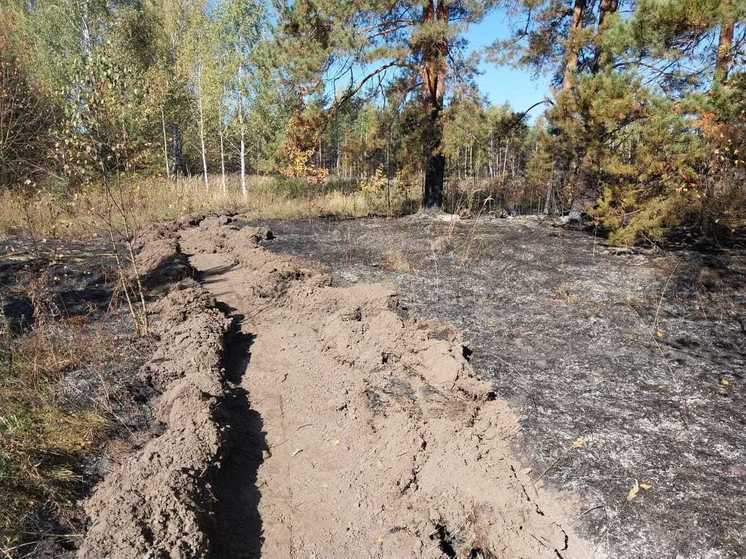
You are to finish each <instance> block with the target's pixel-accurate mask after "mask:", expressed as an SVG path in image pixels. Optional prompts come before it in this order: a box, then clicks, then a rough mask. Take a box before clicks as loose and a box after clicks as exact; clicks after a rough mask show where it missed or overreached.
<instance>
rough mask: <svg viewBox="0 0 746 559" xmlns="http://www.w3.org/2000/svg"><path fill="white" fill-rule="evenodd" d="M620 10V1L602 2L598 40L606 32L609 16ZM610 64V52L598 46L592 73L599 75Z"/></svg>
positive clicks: (604, 0)
mask: <svg viewBox="0 0 746 559" xmlns="http://www.w3.org/2000/svg"><path fill="white" fill-rule="evenodd" d="M618 8H619V0H601V7H600V8H599V10H600V12H599V14H598V30H597V40H600V39H601V35H602V33H603V32H604V22H605V21H606V17H607V16H608V15H609V14H613V13H614V12H616V11H617V9H618ZM609 62H610V57H609V53H608V51H606V50H604V49H603V48H601V45H597V46H596V53H595V54H594V55H593V66H592V68H591V71H592V72H593V73H594V74H597V73H598V71H599V70H600V69H601V68H602V67H604V66H607V65H608V64H609Z"/></svg>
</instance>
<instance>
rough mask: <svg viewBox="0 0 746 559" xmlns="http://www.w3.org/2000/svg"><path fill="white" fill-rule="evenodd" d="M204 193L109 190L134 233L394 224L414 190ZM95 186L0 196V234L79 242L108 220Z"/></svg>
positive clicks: (292, 186) (324, 187)
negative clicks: (171, 223) (352, 221)
mask: <svg viewBox="0 0 746 559" xmlns="http://www.w3.org/2000/svg"><path fill="white" fill-rule="evenodd" d="M210 181H211V182H210V190H209V191H206V190H205V187H204V184H203V182H202V179H201V177H192V178H187V179H183V178H182V179H179V180H178V181H171V180H167V179H164V178H161V177H149V178H147V177H146V178H143V177H136V176H133V177H119V178H117V179H112V183H111V185H110V188H112V189H114V190H115V191H116V193H117V197H121V199H122V200H123V203H124V205H125V206H126V207H125V211H126V213H127V215H128V216H131V218H132V219H133V220H134V221H135V223H133V229H135V230H137V229H140V228H142V227H143V226H146V225H147V224H149V223H153V222H157V221H162V220H169V219H175V218H178V217H180V216H183V215H187V214H191V213H196V212H209V211H234V212H238V213H241V214H244V215H245V216H246V217H248V218H303V217H318V216H339V217H365V216H371V215H389V216H400V215H404V214H406V213H411V212H413V211H415V210H416V209H417V207H418V203H419V197H420V192H419V187H416V186H413V185H400V184H387V185H380V188H379V189H378V190H376V191H370V190H365V189H363V188H362V186H361V185H360V184H359V183H358V181H353V180H349V179H331V178H330V179H328V180H326V181H325V182H323V183H321V184H314V183H311V182H308V181H306V180H304V179H300V178H286V177H265V176H252V177H249V180H248V193H247V196H246V197H243V196H242V195H241V192H240V186H239V179H238V176H235V175H231V176H229V177H227V180H226V185H225V189H224V188H223V186H222V183H221V180H220V177H216V176H213V177H211V178H210ZM107 212H108V208H107V201H106V196H105V194H104V189H103V188H102V186H101V185H97V184H92V185H89V186H87V187H84V188H79V189H76V190H74V191H68V190H65V189H63V188H55V187H50V186H47V187H44V188H40V189H37V190H33V191H26V192H19V191H8V190H6V191H0V232H5V233H20V232H23V233H27V234H32V235H35V236H38V237H80V236H85V235H89V234H92V233H95V232H97V231H100V230H101V223H102V222H103V221H105V220H106V219H107V218H106V217H105V216H106V214H107Z"/></svg>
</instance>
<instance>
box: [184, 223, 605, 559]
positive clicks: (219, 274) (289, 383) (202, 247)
mask: <svg viewBox="0 0 746 559" xmlns="http://www.w3.org/2000/svg"><path fill="white" fill-rule="evenodd" d="M179 235H180V242H181V243H182V245H183V246H184V249H185V252H187V253H190V254H192V257H191V262H192V265H193V266H195V267H196V268H197V269H199V270H201V271H202V276H203V285H204V286H205V287H206V288H207V289H208V290H210V292H211V293H212V294H213V295H214V296H215V297H216V298H217V299H219V300H220V301H221V302H222V303H224V304H225V305H227V307H229V308H231V309H233V311H232V312H233V313H234V315H236V316H243V317H244V318H243V321H242V322H241V323H240V328H241V332H242V333H243V335H245V336H249V335H250V336H252V344H251V358H250V360H249V361H248V368H245V367H244V369H245V370H244V372H242V373H240V374H238V375H236V374H235V373H234V378H235V379H238V380H240V388H241V389H242V390H243V391H244V393H245V394H247V395H248V401H245V402H243V404H242V405H244V406H245V407H248V406H249V402H250V406H251V409H252V410H254V411H255V413H256V414H257V415H258V416H259V417H260V420H261V428H262V432H263V433H264V437H266V449H265V450H264V451H263V461H262V462H261V464H259V465H258V470H257V471H256V472H255V475H254V474H253V472H252V470H253V469H255V468H253V467H246V465H244V467H241V465H240V464H239V465H238V466H237V467H234V468H229V467H225V468H223V470H222V474H221V475H222V476H223V477H224V479H223V482H222V483H223V484H224V486H225V487H227V488H230V489H231V491H228V492H225V491H224V492H223V494H222V495H219V496H218V499H217V503H216V509H217V510H218V513H217V516H216V519H217V525H216V528H215V534H220V533H223V534H225V535H224V536H223V537H222V539H223V540H225V541H231V542H233V543H232V546H231V547H230V549H229V548H228V547H226V546H225V545H222V544H220V543H219V542H216V543H215V547H214V549H215V550H220V553H219V554H213V556H216V557H217V556H220V557H251V556H259V555H260V554H261V556H263V557H283V558H284V557H340V558H342V557H464V558H477V557H484V558H487V557H506V558H507V557H511V558H514V557H526V558H529V557H530V558H534V557H536V558H540V557H554V558H556V557H565V558H570V557H588V556H591V552H590V550H589V548H588V547H587V545H586V544H585V543H584V542H583V541H581V540H580V539H579V538H578V537H577V536H576V535H575V533H574V532H573V529H572V524H573V514H572V511H573V508H574V504H573V501H572V500H571V499H569V498H568V497H567V496H560V495H553V494H549V493H548V492H547V491H546V490H544V489H542V488H539V487H536V486H534V485H533V484H532V483H531V481H530V480H529V478H528V476H527V475H526V473H525V472H524V470H523V469H522V468H521V465H520V463H519V462H518V460H517V459H516V458H515V457H514V455H513V454H512V453H511V450H510V447H511V444H513V443H514V442H515V440H514V439H515V437H516V436H517V433H518V428H517V422H516V419H515V417H514V416H513V415H512V413H511V412H510V410H509V409H508V407H507V405H506V404H505V403H504V402H501V401H497V400H496V399H495V398H494V395H493V393H492V392H491V389H490V386H489V385H488V384H487V383H485V382H483V381H481V380H478V379H476V378H474V377H473V375H472V373H471V368H470V367H469V365H468V363H467V361H466V359H465V357H464V353H465V352H464V351H463V348H462V345H461V343H460V338H459V335H458V333H457V332H455V331H453V330H452V329H451V328H449V327H448V326H445V325H440V324H432V323H422V322H417V321H415V320H410V319H408V318H406V317H402V316H401V313H400V311H399V309H398V308H397V298H396V295H395V293H394V292H393V290H392V289H391V288H390V287H389V286H385V285H354V286H352V287H347V288H337V287H332V286H330V275H329V274H328V273H325V272H324V271H323V270H320V269H318V268H317V267H314V266H313V265H311V266H306V265H304V264H303V263H300V262H299V261H297V260H293V259H290V258H283V257H279V256H277V255H272V254H269V253H267V252H266V251H264V250H263V249H262V248H260V247H258V246H257V242H258V241H259V240H261V239H263V238H266V236H267V235H266V233H264V232H262V231H260V230H256V229H252V228H240V227H239V226H238V225H236V224H235V223H232V222H231V220H230V219H229V218H218V219H215V218H209V219H206V220H204V221H202V222H201V223H200V224H199V226H198V227H195V228H192V229H187V230H184V231H181V232H180V233H179ZM257 444H263V443H262V442H261V441H257V439H256V438H255V437H253V436H251V435H247V436H246V440H245V446H251V447H256V445H257ZM235 446H237V447H242V446H244V445H242V444H241V441H240V440H239V441H236V442H235ZM254 452H256V450H255V451H254ZM255 455H256V454H255ZM255 462H256V461H255ZM252 491H255V492H256V495H258V503H256V513H257V515H258V518H256V525H257V526H259V527H260V528H259V529H260V530H261V533H260V537H259V541H258V542H257V541H254V542H253V547H252V542H248V541H246V540H247V538H246V537H245V536H244V532H246V530H245V526H240V525H236V523H237V522H238V519H240V518H241V508H242V507H245V506H248V508H249V509H251V506H252V505H251V504H250V503H244V502H242V501H241V500H240V499H232V498H231V497H230V495H229V493H239V494H240V493H251V492H252ZM221 509H227V510H231V511H232V512H231V513H230V514H227V513H225V512H220V511H221ZM575 512H577V511H575ZM239 524H240V522H239ZM249 532H251V530H249ZM257 545H261V549H260V550H259V549H256V546H257Z"/></svg>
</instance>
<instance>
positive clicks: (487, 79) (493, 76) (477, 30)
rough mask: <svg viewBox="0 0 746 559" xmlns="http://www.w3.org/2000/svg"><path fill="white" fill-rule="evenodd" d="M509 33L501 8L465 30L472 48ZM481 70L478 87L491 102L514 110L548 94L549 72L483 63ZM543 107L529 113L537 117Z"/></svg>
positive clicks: (526, 106) (503, 37) (521, 108)
mask: <svg viewBox="0 0 746 559" xmlns="http://www.w3.org/2000/svg"><path fill="white" fill-rule="evenodd" d="M510 35H511V31H510V27H509V26H508V24H507V17H506V14H505V12H504V11H503V10H497V11H494V12H492V13H490V14H489V15H488V16H487V17H486V18H485V19H484V20H483V21H482V22H481V23H479V24H478V25H474V26H472V27H471V28H470V29H469V30H468V32H467V33H466V38H467V39H468V41H469V47H470V48H471V49H481V48H483V47H485V46H487V45H489V44H491V43H492V42H494V41H495V40H496V39H507V38H509V37H510ZM480 70H481V71H482V74H481V75H480V76H479V77H478V78H477V83H478V85H479V89H480V91H482V93H484V94H485V95H486V96H487V98H488V99H489V100H490V102H491V103H493V104H495V105H502V104H503V103H505V102H508V103H510V106H511V108H513V110H515V111H525V110H526V109H528V108H529V107H530V106H531V105H533V104H534V103H536V102H537V101H541V100H542V99H543V98H544V97H546V96H547V95H548V94H549V81H550V77H549V76H539V77H538V78H535V77H533V76H532V75H531V72H530V71H528V70H526V69H516V68H511V67H509V66H496V65H494V64H482V66H481V67H480ZM541 111H542V108H541V107H537V108H536V109H534V110H533V111H532V113H531V117H536V116H537V115H538V114H540V113H541Z"/></svg>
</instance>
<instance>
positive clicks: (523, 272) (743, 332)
mask: <svg viewBox="0 0 746 559" xmlns="http://www.w3.org/2000/svg"><path fill="white" fill-rule="evenodd" d="M262 225H265V226H268V227H271V228H272V230H273V231H274V232H275V233H276V235H277V239H276V240H275V241H273V242H272V243H270V244H268V245H267V246H268V247H269V248H270V249H271V250H273V251H277V252H280V253H283V254H291V255H295V256H301V257H311V258H314V259H317V260H318V261H320V262H322V263H323V264H324V265H326V266H327V267H328V268H329V269H330V270H331V271H332V277H333V282H334V283H335V284H339V285H354V284H358V283H365V282H371V281H374V282H377V281H386V280H388V281H393V282H394V283H395V285H396V288H397V291H398V292H399V294H400V300H401V304H402V305H403V306H406V307H408V308H409V309H410V310H411V311H412V312H413V314H414V315H416V316H419V317H421V318H423V319H434V320H444V321H448V322H449V323H451V324H453V325H454V326H455V327H457V328H459V329H460V330H461V331H462V332H463V333H464V337H465V339H466V340H467V343H468V346H469V347H470V348H471V350H472V351H473V356H472V360H471V362H472V366H473V369H474V371H475V373H476V374H477V375H479V376H480V377H481V378H484V379H488V380H490V381H491V382H492V383H493V386H494V390H495V392H496V394H497V396H498V398H500V399H505V400H506V401H508V402H509V403H510V405H511V409H513V410H515V412H516V413H517V414H518V415H519V416H520V430H521V437H520V438H518V439H516V440H517V441H519V445H517V446H516V448H515V450H516V451H517V452H519V453H520V454H521V455H522V456H524V457H525V459H526V460H527V462H528V464H529V465H530V466H531V467H532V468H533V472H532V473H531V474H530V476H531V478H532V479H538V478H540V481H539V483H541V482H547V483H548V484H550V485H551V486H552V487H554V488H558V489H562V490H565V491H572V492H575V493H577V494H579V495H581V496H582V500H583V514H582V517H581V518H580V519H579V523H578V529H579V530H580V531H581V533H582V534H584V535H585V536H587V537H588V539H590V540H591V541H592V542H593V545H594V549H595V550H596V553H606V554H608V556H610V557H636V558H650V559H653V558H659V557H692V558H711V557H718V558H721V557H722V558H725V557H727V558H740V557H746V429H745V427H746V405H745V404H746V382H744V376H745V375H746V343H745V342H746V251H744V250H743V248H741V249H733V248H730V249H729V248H718V247H712V246H709V247H703V248H702V250H696V251H695V250H675V251H639V250H628V249H617V248H612V247H607V246H604V244H603V241H602V239H598V238H595V237H594V236H593V235H589V234H587V233H583V232H578V231H570V230H567V229H564V228H558V227H554V226H553V224H552V223H551V222H548V221H547V222H545V221H543V220H541V219H537V218H530V217H529V218H516V219H481V220H466V221H463V222H458V223H445V222H442V221H437V220H425V219H420V218H416V217H413V218H407V219H397V220H386V219H367V220H349V221H338V220H329V219H326V220H324V219H315V220H299V221H265V222H262ZM635 488H636V491H635ZM632 495H634V496H633V497H632V498H628V497H630V496H632Z"/></svg>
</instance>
